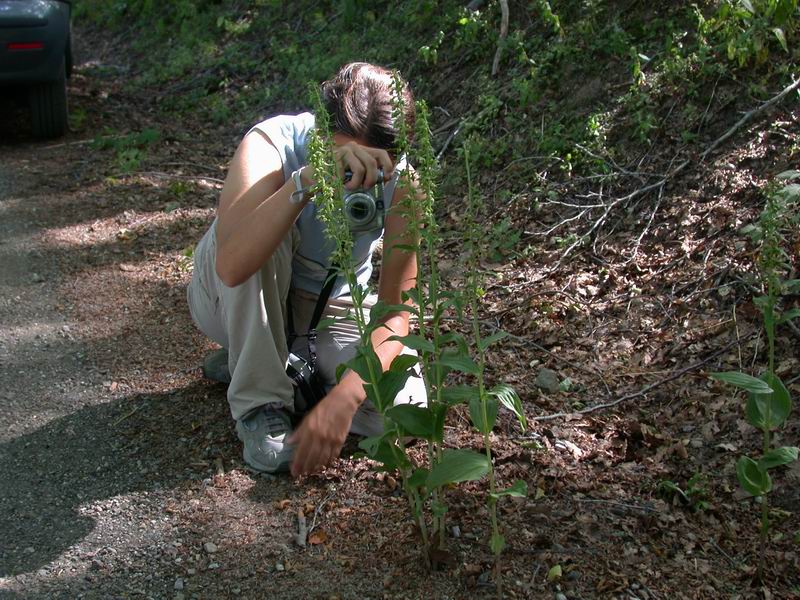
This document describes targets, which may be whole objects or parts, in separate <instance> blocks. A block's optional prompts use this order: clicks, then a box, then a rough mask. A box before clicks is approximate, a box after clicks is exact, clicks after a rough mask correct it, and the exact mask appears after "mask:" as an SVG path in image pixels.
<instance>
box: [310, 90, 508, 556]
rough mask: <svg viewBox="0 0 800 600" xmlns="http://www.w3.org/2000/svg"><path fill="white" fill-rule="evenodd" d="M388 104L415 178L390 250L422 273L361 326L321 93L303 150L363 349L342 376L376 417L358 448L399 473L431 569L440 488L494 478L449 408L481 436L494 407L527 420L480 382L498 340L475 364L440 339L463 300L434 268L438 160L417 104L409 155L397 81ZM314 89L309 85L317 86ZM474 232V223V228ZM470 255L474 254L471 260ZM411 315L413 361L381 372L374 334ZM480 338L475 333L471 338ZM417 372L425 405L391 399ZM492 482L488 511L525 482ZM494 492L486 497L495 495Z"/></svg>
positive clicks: (496, 548) (404, 180) (442, 502)
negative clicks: (404, 239)
mask: <svg viewBox="0 0 800 600" xmlns="http://www.w3.org/2000/svg"><path fill="white" fill-rule="evenodd" d="M395 85H396V86H397V87H396V88H395V92H396V93H395V97H396V98H398V100H397V104H396V105H395V107H394V110H395V122H396V123H398V129H399V135H398V137H399V143H398V147H397V149H396V153H397V156H409V157H411V158H413V162H414V164H415V168H416V171H415V175H414V179H412V174H411V171H410V170H405V171H404V172H403V174H402V175H401V185H402V186H403V187H405V189H406V190H409V193H408V194H407V197H406V199H405V200H404V202H402V203H401V204H400V205H399V206H397V207H396V208H393V210H399V211H401V213H402V215H403V216H404V217H405V219H406V220H407V222H408V223H409V224H410V229H411V231H412V232H413V235H414V236H416V237H418V239H417V240H416V241H411V240H409V243H407V244H394V245H393V246H392V250H391V251H396V252H410V253H414V255H415V259H416V262H417V264H418V269H419V274H418V276H417V279H416V281H415V282H414V286H413V287H411V288H410V289H408V290H407V291H406V292H405V293H404V294H403V301H404V304H400V305H386V304H383V303H382V302H378V303H377V304H376V305H375V306H374V307H373V308H372V309H371V311H370V317H369V319H368V320H367V318H366V313H365V311H364V308H363V303H364V299H365V294H364V292H363V291H362V290H361V289H360V288H359V287H358V286H357V285H356V279H355V271H354V268H353V265H352V262H351V260H352V259H351V257H350V249H351V248H352V238H351V236H350V232H349V230H348V228H347V225H346V221H345V219H344V218H343V215H342V206H341V201H340V200H339V198H340V197H341V190H342V184H341V181H340V180H339V178H338V175H337V172H336V167H335V162H334V159H333V154H332V150H333V148H332V145H331V142H330V140H331V137H330V132H329V131H328V127H329V125H328V122H327V116H326V114H325V111H324V110H323V109H322V108H321V105H320V100H319V96H318V93H317V92H315V98H316V100H315V106H316V107H317V123H316V127H315V132H314V134H313V136H312V139H311V142H310V145H309V161H310V163H311V164H312V165H313V166H314V169H315V173H317V174H319V180H320V181H319V184H318V186H317V191H316V194H315V200H314V202H315V204H316V205H317V207H318V214H319V215H320V218H321V219H322V220H323V221H324V222H325V223H326V233H327V235H328V236H329V237H330V239H331V240H332V241H333V242H334V244H335V248H336V250H335V251H334V254H333V257H332V260H333V262H334V263H335V264H337V265H340V267H341V270H342V273H343V275H344V276H345V277H346V279H347V281H348V282H349V284H350V289H351V291H352V292H351V293H352V296H353V304H354V310H353V313H352V315H351V316H350V317H348V318H351V319H353V320H354V321H355V322H356V324H357V326H358V330H359V332H360V338H361V344H360V345H359V347H358V349H357V351H356V355H355V357H354V358H353V360H351V361H350V362H348V363H347V364H346V365H342V366H341V367H340V369H339V375H340V376H341V374H342V373H343V372H344V371H345V370H346V369H348V368H349V369H352V370H353V371H355V372H356V373H358V374H359V375H360V376H361V378H362V379H363V380H364V382H365V383H364V388H365V391H366V393H367V398H368V399H369V400H370V401H371V402H372V404H373V406H374V407H375V408H376V410H378V411H379V412H380V413H381V414H382V415H383V421H384V432H383V434H382V435H379V436H375V437H371V438H367V439H365V440H362V442H361V443H360V447H361V448H362V449H363V450H364V452H365V453H366V455H367V456H368V457H369V458H371V459H373V460H375V461H377V462H378V463H379V464H380V465H381V467H380V468H382V469H384V470H390V471H397V472H398V473H399V475H400V479H401V481H402V489H403V491H404V492H405V494H406V498H407V500H408V504H409V509H410V513H411V516H412V518H413V519H414V522H415V525H416V527H417V530H418V531H419V533H420V537H421V538H422V543H423V546H424V548H425V557H426V562H427V563H428V564H429V565H431V566H435V564H436V562H437V560H436V556H437V552H438V551H440V550H442V549H443V547H444V543H445V532H446V528H445V518H446V513H447V503H446V491H447V488H448V487H449V486H451V485H453V484H457V483H460V482H463V481H471V480H477V479H480V478H482V477H484V476H485V475H487V473H493V471H492V464H491V451H490V448H489V449H487V451H485V452H483V453H478V452H474V451H472V450H467V449H459V448H456V449H451V448H447V447H445V443H444V423H445V419H446V415H447V411H448V409H449V408H451V407H452V406H454V405H456V404H460V403H468V404H469V405H470V414H471V415H472V416H473V422H474V423H476V427H477V428H478V429H479V431H481V432H482V433H484V432H485V433H484V435H485V437H486V436H488V432H489V431H490V430H491V427H492V425H493V424H494V419H495V417H496V413H497V402H498V401H499V402H500V403H502V404H503V405H504V406H507V407H509V408H511V409H512V410H513V411H514V412H515V413H516V414H517V415H518V416H519V417H520V419H521V422H524V415H522V410H521V406H520V402H519V398H518V397H517V396H516V394H514V393H513V390H511V389H510V388H508V387H507V386H506V387H501V388H496V389H494V390H492V391H487V390H486V389H485V386H484V384H483V379H482V377H483V364H484V363H483V358H482V357H483V353H484V352H485V350H486V348H487V347H488V346H489V344H490V343H492V342H493V341H497V340H499V339H500V337H501V336H499V335H495V336H490V338H487V339H486V340H484V339H481V338H480V337H478V338H477V339H476V340H475V344H476V346H477V347H478V356H479V360H478V362H477V363H476V362H475V361H474V360H473V359H472V357H471V356H470V352H469V343H468V341H467V339H466V338H465V337H464V336H462V335H461V334H458V333H455V332H444V330H443V328H442V327H441V321H442V318H443V317H444V316H445V314H446V312H447V311H448V310H454V311H456V312H457V313H458V314H461V310H462V306H463V303H464V300H463V298H462V295H463V294H459V293H456V292H455V291H452V290H445V289H444V287H443V281H442V279H441V277H440V275H439V272H438V267H437V244H438V241H439V237H440V234H439V230H438V226H437V223H436V220H435V216H434V211H433V198H434V195H435V193H436V185H435V177H436V162H435V159H434V155H433V148H432V145H431V138H430V131H429V127H428V111H427V107H426V106H425V104H424V103H422V102H420V103H418V104H417V106H416V109H417V121H416V130H415V137H416V140H417V146H416V151H414V150H415V149H413V148H412V147H411V146H410V144H409V141H408V140H409V138H410V137H411V136H410V132H409V131H407V130H406V129H405V127H406V126H405V121H404V119H403V118H401V116H400V115H401V113H402V111H403V106H402V104H401V101H400V100H399V98H401V97H402V96H401V94H400V93H399V86H400V82H399V80H396V82H395ZM315 89H316V88H315ZM475 227H476V228H477V227H478V226H477V225H476V226H475ZM475 256H476V257H477V254H476V255H475ZM474 286H475V284H474V282H473V285H471V286H469V287H468V291H467V292H466V293H467V295H469V292H470V291H471V292H472V293H473V300H472V301H471V306H473V310H474V308H475V304H474V303H475V302H477V296H475V290H476V288H475V287H474ZM400 311H405V312H410V313H412V315H414V316H416V321H417V323H418V327H419V330H418V332H417V333H409V334H407V335H403V336H398V335H391V336H389V337H388V340H391V341H399V342H402V343H403V344H404V345H405V346H406V347H409V348H411V349H413V350H416V351H417V352H418V353H419V356H418V357H414V356H406V355H400V356H398V357H397V358H395V359H394V360H393V361H392V364H391V365H390V366H389V368H388V369H387V370H385V371H384V370H383V368H382V365H381V363H380V360H379V358H378V356H377V354H376V352H375V350H374V348H373V347H372V336H373V333H374V332H375V331H377V330H378V329H380V328H384V327H386V325H384V320H385V318H386V317H387V316H388V315H390V314H391V313H396V312H400ZM478 333H479V332H478ZM417 365H419V368H420V371H421V374H422V378H423V380H424V383H425V388H426V391H427V397H428V404H427V406H414V405H408V404H405V405H397V406H394V398H395V396H396V395H397V393H398V392H399V391H400V390H401V389H402V388H403V386H404V385H405V382H406V381H407V379H408V378H409V377H411V376H414V375H415V374H414V371H413V369H414V367H415V366H417ZM452 371H457V372H461V373H463V374H466V375H471V376H473V377H476V378H477V379H478V385H476V386H450V385H448V384H447V381H446V379H447V376H448V374H449V373H451V372H452ZM409 436H413V437H417V438H420V439H423V440H425V441H426V442H427V452H426V455H425V460H423V461H422V462H417V461H416V460H415V459H414V458H412V456H410V455H409V453H408V452H407V450H406V447H405V445H404V444H403V440H404V438H407V437H409ZM486 439H488V437H486ZM493 477H494V476H493V475H490V498H492V500H491V502H492V505H493V503H494V502H496V497H497V496H499V495H503V494H519V493H522V491H523V485H522V484H515V486H512V488H510V489H509V490H505V491H498V489H497V488H496V485H495V483H494V479H493ZM492 495H493V496H492ZM496 525H497V523H496V517H495V518H494V519H493V526H494V528H493V531H494V534H493V536H492V542H491V546H492V550H493V552H495V554H499V552H500V551H501V550H502V543H501V538H500V537H498V536H499V532H498V530H497V527H496Z"/></svg>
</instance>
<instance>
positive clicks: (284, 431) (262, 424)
mask: <svg viewBox="0 0 800 600" xmlns="http://www.w3.org/2000/svg"><path fill="white" fill-rule="evenodd" d="M236 434H237V435H238V436H239V439H240V440H242V442H243V444H244V450H243V451H242V455H243V458H244V462H246V463H247V464H248V465H250V466H251V467H253V468H254V469H255V470H257V471H266V472H267V473H277V472H279V471H288V470H289V466H290V465H291V463H292V455H293V453H294V450H293V448H292V446H290V445H289V444H288V443H287V440H288V439H289V436H290V435H291V434H292V423H291V421H290V419H289V415H288V413H287V412H286V411H285V410H284V409H283V408H280V407H277V406H274V405H271V404H265V405H264V406H259V407H258V408H256V409H254V410H252V411H250V412H249V413H248V414H247V415H245V416H244V417H242V418H241V419H239V420H238V421H236Z"/></svg>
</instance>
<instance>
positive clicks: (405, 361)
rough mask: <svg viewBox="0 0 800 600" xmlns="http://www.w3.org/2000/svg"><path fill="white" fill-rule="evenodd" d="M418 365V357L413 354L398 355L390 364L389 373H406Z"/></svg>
mask: <svg viewBox="0 0 800 600" xmlns="http://www.w3.org/2000/svg"><path fill="white" fill-rule="evenodd" d="M417 363H419V356H415V355H413V354H398V355H397V356H396V357H395V358H394V360H393V361H392V364H391V365H390V366H389V370H390V371H396V372H398V373H400V372H403V371H408V370H409V369H410V368H411V367H413V366H414V365H416V364H417Z"/></svg>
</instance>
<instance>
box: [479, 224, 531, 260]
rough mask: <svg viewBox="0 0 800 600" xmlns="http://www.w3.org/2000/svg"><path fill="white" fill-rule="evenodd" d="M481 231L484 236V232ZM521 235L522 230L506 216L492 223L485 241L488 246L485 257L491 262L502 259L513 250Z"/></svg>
mask: <svg viewBox="0 0 800 600" xmlns="http://www.w3.org/2000/svg"><path fill="white" fill-rule="evenodd" d="M482 233H483V235H484V236H485V233H486V232H485V231H484V232H482ZM521 236H522V230H520V229H516V228H515V227H514V223H513V222H512V221H511V219H509V218H508V217H506V218H504V219H503V220H502V221H499V222H498V223H496V224H494V225H493V226H492V231H491V233H490V234H489V239H488V240H487V241H486V242H485V245H487V246H488V249H487V258H488V259H489V260H490V261H492V262H498V261H501V260H503V259H504V258H506V257H507V256H508V255H509V254H511V253H512V252H513V251H514V249H515V248H516V247H517V244H518V243H519V240H520V237H521Z"/></svg>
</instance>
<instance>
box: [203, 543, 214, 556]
mask: <svg viewBox="0 0 800 600" xmlns="http://www.w3.org/2000/svg"><path fill="white" fill-rule="evenodd" d="M203 550H205V551H206V552H208V553H209V554H214V552H216V551H217V545H216V544H215V543H214V542H206V543H205V544H203Z"/></svg>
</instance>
